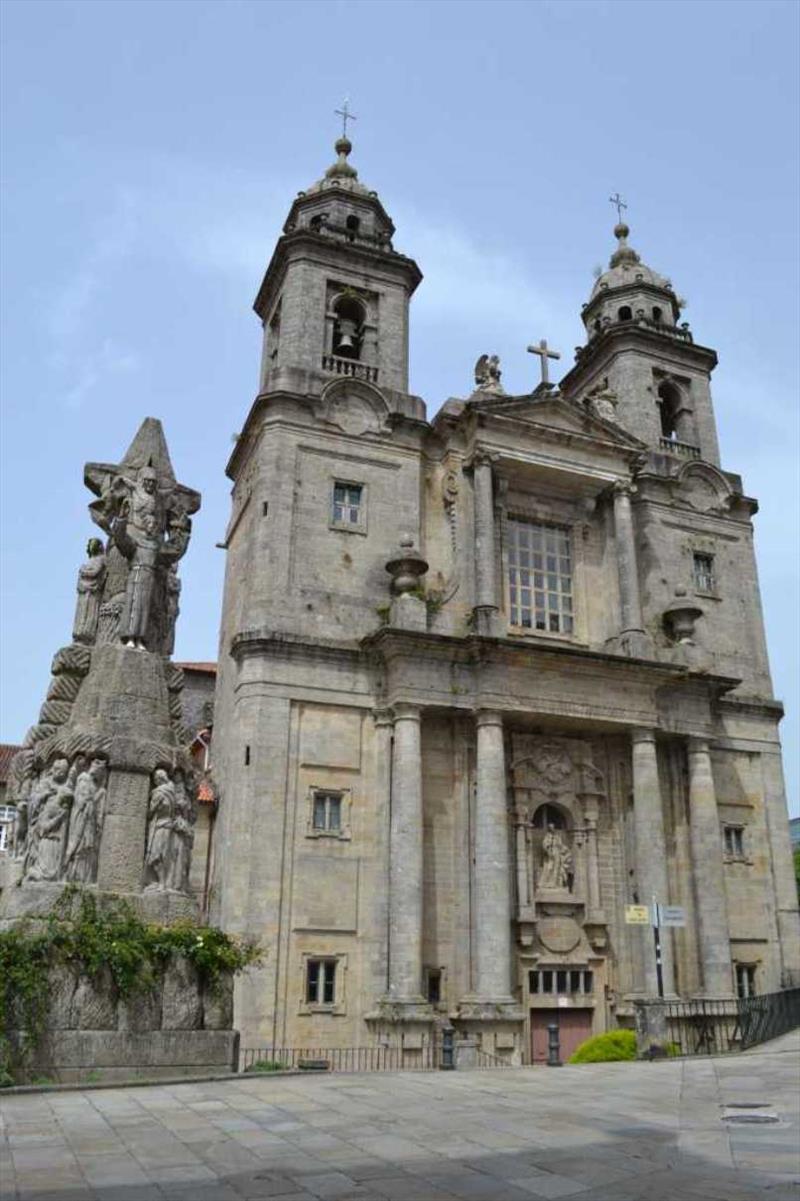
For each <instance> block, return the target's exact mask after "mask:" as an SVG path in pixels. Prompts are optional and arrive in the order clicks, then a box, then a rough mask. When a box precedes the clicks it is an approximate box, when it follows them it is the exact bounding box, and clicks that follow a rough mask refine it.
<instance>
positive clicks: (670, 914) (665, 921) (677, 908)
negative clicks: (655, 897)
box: [658, 905, 686, 926]
mask: <svg viewBox="0 0 800 1201" xmlns="http://www.w3.org/2000/svg"><path fill="white" fill-rule="evenodd" d="M658 911H659V912H658V915H659V924H660V925H662V926H685V925H686V910H685V909H684V908H683V906H682V905H659V907H658Z"/></svg>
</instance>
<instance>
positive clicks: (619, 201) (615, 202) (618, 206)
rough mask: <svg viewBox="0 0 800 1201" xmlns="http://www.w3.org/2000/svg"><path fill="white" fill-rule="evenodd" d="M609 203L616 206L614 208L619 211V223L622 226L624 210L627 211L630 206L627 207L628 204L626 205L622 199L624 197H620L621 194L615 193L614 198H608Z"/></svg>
mask: <svg viewBox="0 0 800 1201" xmlns="http://www.w3.org/2000/svg"><path fill="white" fill-rule="evenodd" d="M608 201H609V204H613V205H614V207H615V208H616V210H617V221H618V222H619V223H620V224H622V210H623V209H626V208H627V207H628V206H627V204H626V203H625V201H624V200H623V199H622V197H621V196H620V194H619V192H615V193H614V195H613V196H609V198H608Z"/></svg>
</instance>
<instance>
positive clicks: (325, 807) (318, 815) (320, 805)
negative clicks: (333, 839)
mask: <svg viewBox="0 0 800 1201" xmlns="http://www.w3.org/2000/svg"><path fill="white" fill-rule="evenodd" d="M312 826H313V828H314V829H315V830H321V831H323V832H325V833H328V834H338V833H339V831H340V830H341V828H342V797H341V794H340V793H338V792H315V793H314V813H313V818H312Z"/></svg>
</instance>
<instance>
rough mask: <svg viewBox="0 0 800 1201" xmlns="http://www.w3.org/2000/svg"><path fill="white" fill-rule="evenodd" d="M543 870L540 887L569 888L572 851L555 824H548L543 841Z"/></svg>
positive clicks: (540, 876) (540, 875)
mask: <svg viewBox="0 0 800 1201" xmlns="http://www.w3.org/2000/svg"><path fill="white" fill-rule="evenodd" d="M542 852H543V860H542V870H541V872H540V874H539V887H540V888H569V877H570V875H571V873H572V852H571V851H570V849H569V847H568V846H567V844H566V843H565V842H564V839H563V838H562V836H561V834H560V833H559V832H558V830H557V829H556V828H555V826H552V825H550V826H548V827H547V833H546V834H545V836H544V839H543V841H542Z"/></svg>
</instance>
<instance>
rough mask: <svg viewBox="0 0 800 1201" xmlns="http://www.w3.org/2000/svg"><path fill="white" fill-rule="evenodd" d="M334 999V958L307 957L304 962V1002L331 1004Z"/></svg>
mask: <svg viewBox="0 0 800 1201" xmlns="http://www.w3.org/2000/svg"><path fill="white" fill-rule="evenodd" d="M335 1000H336V960H335V959H309V960H307V963H306V1002H307V1003H308V1004H309V1005H333V1003H334V1002H335Z"/></svg>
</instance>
